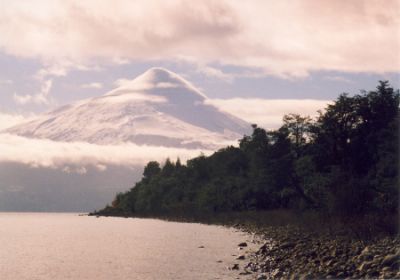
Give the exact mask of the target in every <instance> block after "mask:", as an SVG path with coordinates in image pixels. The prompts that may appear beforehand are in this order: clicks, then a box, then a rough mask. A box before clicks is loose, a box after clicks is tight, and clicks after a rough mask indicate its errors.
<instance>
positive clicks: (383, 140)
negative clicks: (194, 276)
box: [99, 81, 399, 217]
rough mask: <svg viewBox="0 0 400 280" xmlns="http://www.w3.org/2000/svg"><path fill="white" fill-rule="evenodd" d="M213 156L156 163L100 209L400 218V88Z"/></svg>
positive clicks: (297, 119)
mask: <svg viewBox="0 0 400 280" xmlns="http://www.w3.org/2000/svg"><path fill="white" fill-rule="evenodd" d="M252 127H253V132H252V135H250V136H244V137H243V138H242V139H240V140H239V146H238V147H234V146H229V147H226V148H223V149H220V150H219V151H217V152H215V153H214V154H212V155H210V156H204V155H200V156H198V157H196V158H193V159H191V160H189V161H187V163H186V164H182V163H181V162H180V160H179V159H178V160H176V162H173V161H171V160H169V159H167V160H166V161H165V163H164V164H162V165H161V164H160V163H158V162H155V161H152V162H149V163H148V164H147V165H146V167H145V168H144V172H143V178H142V180H141V181H140V182H137V183H136V185H135V186H134V187H133V188H132V189H130V190H129V191H127V192H125V193H119V194H117V196H116V198H115V200H114V201H113V202H112V205H111V206H107V207H106V208H105V209H104V210H102V211H100V212H99V213H106V214H116V215H118V214H129V215H133V216H134V215H138V216H146V215H152V216H160V215H162V216H165V215H171V216H177V217H178V216H190V215H197V214H200V213H201V214H202V215H213V214H215V213H222V212H240V211H248V210H271V209H293V210H296V211H304V210H307V209H313V210H315V211H316V212H320V213H325V214H328V215H331V216H337V217H359V216H365V215H368V214H371V213H373V214H374V215H375V216H378V217H388V216H390V215H392V216H393V215H396V213H397V211H398V206H399V202H398V199H399V196H398V194H399V90H394V89H393V88H392V87H390V85H389V83H388V82H386V81H385V82H382V81H381V82H379V85H378V86H377V88H376V90H373V91H369V92H366V91H361V93H360V94H357V95H354V96H350V95H348V94H341V95H340V96H339V97H338V98H337V100H335V101H334V102H332V104H331V105H328V106H327V108H325V109H324V110H322V111H320V112H319V116H318V117H317V118H316V119H314V120H313V119H311V118H310V117H308V116H301V115H297V114H288V115H285V116H284V117H283V125H282V126H281V127H280V128H279V129H277V130H273V131H266V130H265V129H262V128H260V127H258V126H257V125H252Z"/></svg>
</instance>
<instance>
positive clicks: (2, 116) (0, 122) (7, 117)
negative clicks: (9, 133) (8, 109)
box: [0, 112, 29, 131]
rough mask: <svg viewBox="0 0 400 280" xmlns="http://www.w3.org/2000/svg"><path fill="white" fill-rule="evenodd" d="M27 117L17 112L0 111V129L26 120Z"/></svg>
mask: <svg viewBox="0 0 400 280" xmlns="http://www.w3.org/2000/svg"><path fill="white" fill-rule="evenodd" d="M28 118H29V117H25V116H22V115H18V114H7V113H1V112H0V131H1V130H3V129H6V128H9V127H12V126H14V125H17V124H19V123H22V122H25V121H27V119H28Z"/></svg>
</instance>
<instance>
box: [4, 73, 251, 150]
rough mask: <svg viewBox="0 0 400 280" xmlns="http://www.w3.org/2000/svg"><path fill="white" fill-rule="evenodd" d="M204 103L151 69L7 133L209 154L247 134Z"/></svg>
mask: <svg viewBox="0 0 400 280" xmlns="http://www.w3.org/2000/svg"><path fill="white" fill-rule="evenodd" d="M206 100H207V97H206V96H205V95H204V94H202V93H201V92H200V91H199V90H197V89H196V88H195V87H194V86H192V85H191V84H190V83H189V82H188V81H186V80H185V79H183V78H182V77H180V76H179V75H177V74H175V73H172V72H170V71H168V70H166V69H162V68H151V69H149V70H148V71H146V72H145V73H144V74H142V75H140V76H138V77H137V78H136V79H134V80H131V81H125V82H124V84H123V85H121V86H120V87H118V88H116V89H114V90H112V91H110V92H108V93H107V94H105V95H103V96H100V97H95V98H91V99H87V100H82V101H79V102H77V103H74V104H71V105H67V106H63V107H60V108H58V109H56V110H54V111H51V112H49V113H46V114H43V115H42V116H40V117H38V118H36V119H34V120H32V121H30V122H28V123H24V124H20V125H17V126H15V127H12V128H9V129H7V130H6V132H7V133H12V134H17V135H20V136H25V137H31V138H47V139H52V140H56V141H85V142H89V143H95V144H118V143H122V142H133V143H136V144H141V145H143V144H146V145H155V146H168V147H186V148H210V149H214V148H217V147H220V146H224V145H226V144H227V143H228V142H229V141H232V140H237V139H238V138H240V137H241V136H242V135H243V134H245V133H247V132H249V124H248V123H246V122H244V121H243V120H240V119H238V118H236V117H234V116H232V115H230V114H228V113H226V112H222V111H220V110H219V109H218V108H216V107H214V106H212V105H209V104H205V101H206Z"/></svg>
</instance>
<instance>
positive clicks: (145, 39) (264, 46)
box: [0, 0, 400, 76]
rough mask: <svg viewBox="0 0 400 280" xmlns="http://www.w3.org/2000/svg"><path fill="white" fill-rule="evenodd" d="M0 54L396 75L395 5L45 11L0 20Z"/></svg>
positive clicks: (310, 1) (132, 5)
mask: <svg viewBox="0 0 400 280" xmlns="http://www.w3.org/2000/svg"><path fill="white" fill-rule="evenodd" d="M0 18H1V20H0V33H1V34H2V36H1V37H0V48H1V49H2V50H3V51H4V52H6V53H8V54H12V55H17V56H22V57H40V58H41V59H42V60H43V61H45V62H47V63H57V62H60V61H64V62H65V61H73V63H76V64H80V65H81V64H82V63H89V62H90V61H93V60H96V61H104V62H105V63H107V62H109V63H115V62H116V61H126V60H151V59H166V60H174V59H178V58H182V57H190V58H195V59H196V60H197V61H198V62H199V63H202V64H207V63H210V62H216V61H217V62H220V63H222V64H233V65H239V66H248V67H260V68H262V69H263V71H264V72H265V73H269V74H274V75H280V76H304V75H307V74H308V72H309V71H315V70H338V71H349V72H379V73H382V72H391V71H392V72H393V71H399V70H400V62H399V51H398V50H399V49H400V42H399V41H400V30H399V26H400V2H399V1H398V0H388V1H384V2H383V3H382V1H379V0H370V1H364V0H355V1H336V0H328V1H317V0H303V1H289V0H283V1H261V0H253V1H227V0H221V1H212V0H207V1H179V0H171V1H155V0H142V1H128V0H117V1H112V2H110V1H101V0H98V1H92V0H88V1H50V0H41V1H40V0H38V1H35V2H34V3H31V2H26V1H24V2H19V1H18V2H17V1H15V2H12V1H8V2H7V3H5V4H3V6H2V9H1V11H0Z"/></svg>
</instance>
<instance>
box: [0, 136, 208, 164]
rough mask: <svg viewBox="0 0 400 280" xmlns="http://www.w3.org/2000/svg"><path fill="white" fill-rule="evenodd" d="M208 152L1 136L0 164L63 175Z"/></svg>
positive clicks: (129, 144) (189, 156) (187, 157)
mask: <svg viewBox="0 0 400 280" xmlns="http://www.w3.org/2000/svg"><path fill="white" fill-rule="evenodd" d="M202 152H204V153H205V154H208V153H210V152H211V151H206V150H195V149H192V150H189V149H180V148H167V147H155V146H154V147H153V146H146V145H143V146H139V145H135V144H132V143H126V144H121V145H95V144H89V143H84V142H68V143H66V142H55V141H51V140H46V139H28V138H25V137H20V136H16V135H11V134H5V133H3V134H0V162H10V163H13V162H14V163H22V164H26V165H29V166H31V167H45V168H57V169H58V168H61V169H63V170H64V171H65V172H73V171H75V172H84V169H82V167H85V166H93V167H96V168H97V169H98V170H99V171H102V170H104V169H105V168H106V166H107V165H114V166H137V165H144V164H145V163H147V162H148V161H151V160H158V161H164V160H165V159H166V158H168V157H169V158H171V159H172V160H175V159H176V158H178V157H179V158H180V159H181V160H183V161H186V160H187V159H189V158H192V157H195V156H198V155H200V154H201V153H202Z"/></svg>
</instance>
